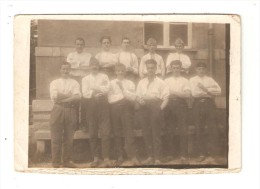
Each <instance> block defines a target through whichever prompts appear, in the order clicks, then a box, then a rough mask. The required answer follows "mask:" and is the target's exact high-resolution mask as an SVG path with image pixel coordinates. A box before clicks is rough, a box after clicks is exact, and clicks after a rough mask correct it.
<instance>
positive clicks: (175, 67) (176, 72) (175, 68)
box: [171, 65, 181, 76]
mask: <svg viewBox="0 0 260 189" xmlns="http://www.w3.org/2000/svg"><path fill="white" fill-rule="evenodd" d="M171 69H172V74H173V75H174V76H179V75H180V73H181V66H180V65H172V66H171Z"/></svg>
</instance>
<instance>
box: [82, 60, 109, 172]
mask: <svg viewBox="0 0 260 189" xmlns="http://www.w3.org/2000/svg"><path fill="white" fill-rule="evenodd" d="M90 69H91V73H90V74H89V75H87V76H86V77H84V78H83V79H82V96H83V98H85V99H86V104H85V105H86V106H87V107H88V108H87V110H86V114H87V118H88V119H87V120H86V122H87V125H88V127H89V135H90V147H91V151H92V154H93V156H94V161H93V162H92V163H91V166H92V167H96V166H98V165H99V164H100V158H101V149H100V147H101V148H102V156H103V159H104V166H105V167H107V166H110V159H109V156H110V155H109V153H110V149H109V148H110V127H111V126H110V119H109V116H110V115H109V104H108V101H107V93H108V90H109V79H108V76H107V75H105V74H103V73H100V71H99V69H100V67H99V62H98V60H97V59H96V58H91V60H90ZM99 136H100V138H101V146H100V145H99V142H98V138H99Z"/></svg>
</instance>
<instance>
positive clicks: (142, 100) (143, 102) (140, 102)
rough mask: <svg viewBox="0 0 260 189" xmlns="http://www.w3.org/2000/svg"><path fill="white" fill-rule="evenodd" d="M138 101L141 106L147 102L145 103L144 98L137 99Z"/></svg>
mask: <svg viewBox="0 0 260 189" xmlns="http://www.w3.org/2000/svg"><path fill="white" fill-rule="evenodd" d="M136 101H137V102H138V103H139V104H140V105H142V106H143V105H145V101H144V99H143V98H141V97H137V98H136Z"/></svg>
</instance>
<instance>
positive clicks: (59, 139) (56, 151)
mask: <svg viewBox="0 0 260 189" xmlns="http://www.w3.org/2000/svg"><path fill="white" fill-rule="evenodd" d="M76 125H77V110H76V109H75V108H71V107H64V106H61V105H54V107H53V110H52V112H51V118H50V127H51V149H52V163H53V164H56V165H59V164H60V163H61V159H63V163H66V162H68V161H70V160H71V154H72V151H73V136H74V132H75V128H76ZM62 152H63V153H62Z"/></svg>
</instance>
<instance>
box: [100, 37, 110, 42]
mask: <svg viewBox="0 0 260 189" xmlns="http://www.w3.org/2000/svg"><path fill="white" fill-rule="evenodd" d="M104 39H107V40H108V41H109V42H110V43H112V40H111V37H110V36H102V37H101V38H100V40H99V42H100V43H102V42H103V40H104Z"/></svg>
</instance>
